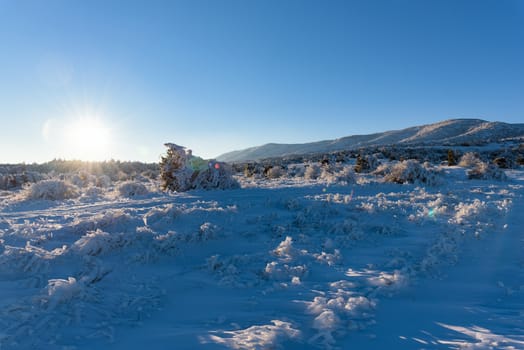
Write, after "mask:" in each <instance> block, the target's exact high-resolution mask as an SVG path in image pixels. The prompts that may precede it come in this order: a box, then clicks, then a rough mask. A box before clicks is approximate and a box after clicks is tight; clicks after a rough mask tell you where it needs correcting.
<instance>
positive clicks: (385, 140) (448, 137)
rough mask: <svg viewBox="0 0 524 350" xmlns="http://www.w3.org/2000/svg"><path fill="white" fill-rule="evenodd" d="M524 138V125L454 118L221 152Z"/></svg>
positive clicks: (252, 155) (235, 156)
mask: <svg viewBox="0 0 524 350" xmlns="http://www.w3.org/2000/svg"><path fill="white" fill-rule="evenodd" d="M514 137H524V124H507V123H501V122H488V121H485V120H480V119H451V120H446V121H443V122H439V123H435V124H429V125H421V126H414V127H410V128H407V129H402V130H394V131H386V132H381V133H376V134H370V135H354V136H347V137H343V138H339V139H336V140H326V141H319V142H312V143H303V144H276V143H270V144H266V145H263V146H258V147H251V148H247V149H244V150H239V151H233V152H229V153H225V154H222V155H220V156H219V157H218V158H217V159H218V160H221V161H226V162H239V161H249V160H258V159H263V158H271V157H284V156H289V155H297V154H309V153H329V152H335V151H342V150H352V149H357V148H360V147H370V146H386V145H392V144H401V145H461V144H470V145H478V144H485V143H489V142H499V141H501V140H503V139H507V138H514Z"/></svg>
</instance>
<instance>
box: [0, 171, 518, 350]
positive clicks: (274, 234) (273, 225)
mask: <svg viewBox="0 0 524 350" xmlns="http://www.w3.org/2000/svg"><path fill="white" fill-rule="evenodd" d="M306 165H307V164H302V165H296V166H294V167H289V166H288V167H287V168H285V169H280V171H281V173H280V174H279V176H278V177H276V176H275V177H274V178H265V179H255V178H243V177H242V178H241V179H240V182H241V184H242V187H243V188H238V189H232V190H228V191H207V190H206V191H204V190H193V191H190V192H187V193H170V192H167V193H166V192H160V191H155V190H152V188H154V186H152V184H151V183H150V182H148V181H149V180H147V179H139V178H137V179H135V180H133V181H132V182H118V181H111V182H110V183H106V184H105V185H102V186H97V182H98V179H101V178H100V177H97V179H95V178H89V180H88V181H87V182H86V183H85V185H83V184H81V183H78V186H74V185H72V184H70V183H69V182H68V180H52V181H53V182H44V181H42V182H39V184H41V185H39V186H42V189H40V192H42V193H48V192H50V193H52V194H53V193H54V194H53V198H54V201H53V202H46V201H33V200H32V199H30V198H32V197H24V198H25V199H24V200H23V201H20V200H19V196H20V195H21V194H24V195H25V194H26V193H27V192H25V191H28V190H29V189H30V188H28V189H26V190H24V191H22V192H20V193H17V192H6V193H4V194H2V196H1V197H0V297H1V298H0V348H2V349H4V348H5V349H27V348H45V349H64V348H76V349H92V348H97V349H110V348H111V349H113V348H116V349H124V348H146V347H151V348H159V349H161V348H171V347H172V346H173V344H176V347H177V348H178V349H195V348H203V349H206V348H207V349H223V348H230V349H278V348H283V349H336V348H360V349H364V348H370V347H372V348H392V347H395V346H392V345H391V344H397V345H398V343H397V342H401V341H406V342H408V341H409V342H411V343H409V344H407V343H405V344H404V345H406V346H405V347H403V346H402V345H398V346H397V347H396V348H418V347H417V344H418V345H420V344H422V343H420V342H419V343H417V342H416V341H415V340H413V339H411V338H416V339H419V340H421V341H425V342H427V344H426V345H428V344H429V345H428V347H430V348H431V347H432V346H433V345H435V347H438V346H441V347H442V348H446V345H445V341H446V339H450V338H451V340H452V341H453V342H455V343H456V344H459V345H460V346H462V347H467V346H470V347H473V348H474V347H475V346H476V344H483V346H486V347H488V348H489V346H491V347H492V348H497V346H498V345H493V344H494V343H493V342H495V341H496V340H497V339H499V340H500V341H501V343H500V344H502V345H500V346H499V348H504V346H506V345H507V347H508V348H509V346H513V347H514V348H518V347H519V346H520V345H521V343H519V342H520V341H521V340H522V339H523V338H524V334H523V333H522V331H521V330H522V329H524V324H523V321H522V319H521V315H520V313H519V312H520V311H519V310H520V309H518V305H521V304H522V302H523V301H524V292H523V291H524V287H523V286H524V280H523V279H522V273H521V272H522V271H521V267H519V266H520V265H519V263H521V261H520V260H521V256H520V255H518V254H519V253H518V252H520V251H519V250H518V249H517V248H518V247H517V246H518V243H519V242H521V240H522V239H524V237H522V231H521V230H520V231H519V230H518V226H517V225H516V224H517V223H518V221H517V218H518V215H517V216H515V218H514V219H512V218H513V216H512V215H514V212H513V211H514V210H517V209H518V210H521V209H522V205H521V204H519V203H521V202H522V194H524V187H523V185H524V183H523V181H524V175H522V173H521V172H520V171H513V172H512V180H510V181H505V182H500V181H489V180H487V181H486V180H485V181H476V180H474V179H473V180H468V179H467V176H466V174H465V171H466V170H465V169H463V168H461V167H451V168H449V169H448V168H447V167H446V168H445V171H444V170H442V171H437V169H435V168H433V167H430V166H429V165H427V164H426V165H425V164H420V163H418V162H409V161H407V162H401V163H389V164H385V165H382V166H380V167H379V168H378V169H377V171H375V173H374V174H355V173H354V172H353V170H352V167H351V166H348V165H347V164H335V165H330V166H329V165H328V166H318V169H316V170H315V171H317V175H316V177H315V176H309V175H307V176H306V172H307V169H308V168H310V167H311V166H310V165H307V166H306ZM291 172H293V176H290V175H289V174H290V173H291ZM388 176H391V179H392V180H391V181H390V182H388V181H384V179H385V178H388ZM437 180H438V181H437ZM47 181H49V180H47ZM52 183H54V184H55V185H52V186H51V185H50V184H52ZM57 183H59V185H57ZM62 185H64V186H65V189H64V187H61V186H62ZM33 186H35V185H33ZM67 186H71V188H73V189H75V196H72V197H68V196H67V195H64V193H67V188H68V187H67ZM49 188H53V189H54V190H53V191H51V190H48V189H49ZM144 188H145V189H146V190H147V191H144ZM43 189H46V190H45V191H44V190H43ZM56 189H58V190H56ZM35 199H43V198H42V196H40V195H39V196H36V197H35ZM47 199H51V197H49V198H47ZM64 199H67V200H64ZM515 206H516V209H512V208H513V207H515ZM517 214H518V213H517ZM519 215H520V214H519ZM508 218H510V219H508ZM508 225H509V226H508ZM500 239H508V240H514V242H515V250H512V249H511V248H512V245H511V244H508V246H504V249H501V247H500V246H499V245H498V244H494V243H498V242H501V241H500ZM510 242H511V241H510ZM499 248H500V249H499ZM489 249H493V250H489ZM502 250H503V251H504V255H501V256H502V258H501V257H497V259H495V258H493V261H499V260H500V259H503V261H505V262H508V266H507V267H508V268H511V269H512V270H511V271H512V272H513V273H512V274H508V278H507V279H506V278H505V277H504V278H503V277H500V278H501V279H500V280H492V278H495V277H492V276H498V275H496V274H495V272H497V271H498V270H497V271H495V270H489V271H487V272H486V273H485V274H483V273H482V271H480V272H478V273H474V272H475V270H474V269H475V267H474V266H473V267H468V269H470V270H468V271H465V272H464V273H465V274H466V275H469V274H471V275H475V277H476V278H477V280H476V281H475V285H474V287H475V288H476V289H475V291H474V295H482V296H484V297H486V298H488V299H487V300H480V301H478V303H477V300H476V299H475V301H474V303H473V302H471V304H469V301H468V300H471V298H469V297H468V296H467V295H464V300H466V301H454V302H453V303H455V304H453V305H448V304H445V305H444V304H443V305H437V307H435V308H433V309H432V308H430V310H429V311H431V310H433V311H432V312H435V311H434V309H439V310H440V309H441V310H442V313H441V314H437V315H436V316H435V317H434V319H426V317H429V316H425V315H427V312H426V311H428V310H426V309H425V308H428V305H433V304H432V303H431V302H429V303H427V304H422V305H419V304H416V302H417V300H419V299H421V298H422V299H423V298H424V295H421V294H420V291H421V290H422V288H423V286H425V285H427V284H430V285H431V286H435V285H437V286H438V288H441V291H439V294H438V296H442V300H452V299H451V298H452V297H453V296H454V295H455V294H456V292H455V291H456V290H462V289H461V288H462V287H464V288H465V286H463V285H461V280H460V279H456V280H452V281H451V282H450V281H448V280H447V279H446V278H447V277H446V276H448V275H453V272H454V271H456V269H459V270H460V268H461V266H463V265H464V266H469V265H467V264H468V263H469V262H472V263H473V264H474V263H476V264H477V265H479V266H480V265H481V266H482V268H490V269H495V267H496V263H492V261H491V260H490V264H485V265H484V264H481V263H482V262H483V261H484V260H486V259H487V258H488V256H489V255H490V254H495V253H496V252H499V251H502ZM464 257H466V258H464ZM519 259H520V260H519ZM500 268H506V266H505V265H504V266H501V267H500ZM519 273H520V274H519ZM504 276H505V275H504ZM510 277H511V278H510ZM496 278H497V279H498V278H499V277H496ZM499 281H500V283H498V282H499ZM500 286H503V287H500ZM433 289H434V288H433ZM406 295H407V296H408V297H406ZM428 298H429V297H428ZM431 298H433V299H435V300H436V299H438V298H437V297H435V296H434V295H432V296H431ZM433 299H431V300H433ZM438 300H440V299H438ZM388 303H393V304H394V305H395V307H393V308H391V307H389V308H388V307H383V305H388ZM397 303H398V305H397ZM464 303H465V304H464ZM410 305H411V306H410ZM412 305H417V307H420V311H419V312H418V313H416V314H415V315H411V316H410V317H399V315H403V313H404V310H408V309H409V308H410V307H413V306H412ZM485 305H488V306H489V308H488V307H485ZM384 310H386V311H384ZM465 310H467V311H465ZM475 310H480V311H478V313H476V314H475V317H476V322H477V323H470V324H463V325H464V326H463V327H462V328H461V327H460V326H457V322H460V320H461V319H462V318H467V317H469V316H468V315H471V313H472V312H473V311H475ZM384 313H387V314H388V315H389V314H392V316H391V318H394V320H392V319H390V318H388V316H387V315H384ZM482 315H489V317H483V316H482ZM447 317H451V318H452V319H453V321H454V322H455V323H453V322H451V321H450V322H448V323H445V322H447V319H446V318H447ZM426 321H427V324H430V325H432V326H435V324H436V322H443V324H446V325H448V326H449V327H452V328H453V329H455V330H462V331H463V333H464V334H466V333H467V334H471V333H468V332H470V330H471V329H472V328H471V327H472V326H471V325H472V324H475V325H476V326H478V327H483V329H488V330H490V331H489V332H484V331H483V332H480V333H482V334H483V335H482V336H483V337H484V336H485V339H490V340H489V342H488V341H487V340H486V341H483V342H478V341H477V340H475V339H470V338H467V337H461V338H460V339H457V338H454V337H452V336H451V335H450V334H449V329H450V328H449V327H448V328H445V329H444V328H443V327H442V328H443V330H441V331H439V330H438V329H434V330H432V333H431V336H429V335H427V334H425V333H422V334H421V333H410V327H414V328H415V329H416V330H417V331H420V330H421V329H423V328H421V327H423V326H422V324H423V325H424V327H426V325H427V324H426V323H424V322H426ZM419 324H420V327H419ZM508 325H509V326H508ZM403 326H405V328H403ZM480 333H479V334H480ZM488 333H489V334H488ZM401 337H404V338H406V339H407V340H404V339H402V338H401ZM435 339H439V341H440V340H442V342H441V343H439V342H437V340H435ZM451 340H450V341H451ZM431 341H433V342H435V343H434V344H433V343H431ZM409 345H411V347H410V346H409ZM457 346H458V345H457ZM419 347H420V346H419ZM449 348H453V347H452V346H449Z"/></svg>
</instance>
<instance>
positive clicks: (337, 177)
mask: <svg viewBox="0 0 524 350" xmlns="http://www.w3.org/2000/svg"><path fill="white" fill-rule="evenodd" d="M320 178H321V179H322V180H326V181H327V182H328V183H355V182H356V177H355V173H354V171H353V169H352V168H351V167H350V166H345V167H337V166H334V165H328V166H324V167H323V168H322V173H321V174H320Z"/></svg>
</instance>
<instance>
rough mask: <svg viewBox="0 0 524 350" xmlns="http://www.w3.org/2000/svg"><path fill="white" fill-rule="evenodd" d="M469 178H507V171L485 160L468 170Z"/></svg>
mask: <svg viewBox="0 0 524 350" xmlns="http://www.w3.org/2000/svg"><path fill="white" fill-rule="evenodd" d="M468 178H469V179H478V180H498V181H505V180H507V176H506V173H505V172H504V171H503V170H501V169H500V168H499V167H497V166H496V165H493V164H488V163H484V162H479V163H477V165H476V166H475V167H474V168H473V169H470V170H468Z"/></svg>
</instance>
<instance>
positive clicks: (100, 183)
mask: <svg viewBox="0 0 524 350" xmlns="http://www.w3.org/2000/svg"><path fill="white" fill-rule="evenodd" d="M95 186H96V187H103V188H107V187H109V186H111V178H110V177H109V176H107V175H100V176H98V177H97V178H96V181H95Z"/></svg>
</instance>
